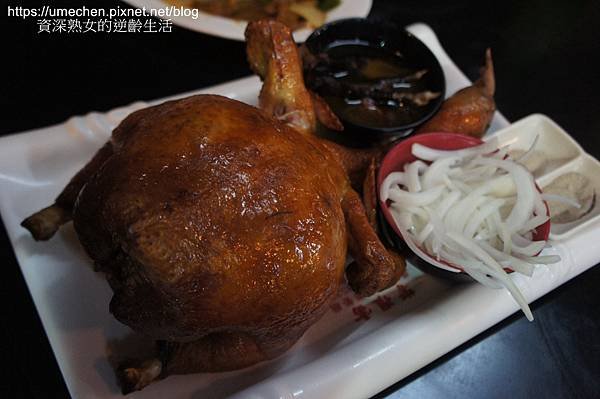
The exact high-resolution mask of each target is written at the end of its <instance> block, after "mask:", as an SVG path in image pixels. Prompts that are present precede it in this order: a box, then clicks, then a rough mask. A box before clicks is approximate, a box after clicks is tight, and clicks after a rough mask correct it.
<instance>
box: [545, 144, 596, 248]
mask: <svg viewBox="0 0 600 399" xmlns="http://www.w3.org/2000/svg"><path fill="white" fill-rule="evenodd" d="M571 173H577V174H580V175H582V176H583V177H585V178H586V179H587V181H585V185H584V187H582V188H581V189H580V190H578V191H579V192H578V193H576V194H575V195H579V196H581V197H582V198H579V199H577V200H578V202H580V203H581V204H582V205H583V206H584V208H585V209H590V208H591V210H590V211H589V212H587V213H586V214H585V215H583V216H582V217H581V218H579V219H577V220H574V221H572V222H565V223H556V222H554V221H553V222H552V224H551V226H552V228H551V230H550V239H551V240H555V241H557V240H563V239H566V238H568V237H570V236H571V235H573V234H574V233H576V232H577V231H580V230H581V229H584V228H586V227H587V226H589V225H591V224H594V223H596V222H600V206H599V205H598V195H599V194H600V162H599V161H598V160H597V159H595V158H594V157H592V156H591V155H588V154H583V155H581V156H579V157H578V158H577V159H575V160H574V161H572V162H570V163H568V164H567V165H564V166H563V167H561V168H559V169H557V170H555V171H554V172H552V173H550V174H547V175H545V176H544V177H542V178H540V179H538V184H539V186H540V187H541V189H542V192H544V193H548V192H549V191H550V190H549V188H550V187H552V185H553V184H555V183H557V182H558V181H559V180H558V179H560V178H561V177H562V179H563V180H564V177H565V176H568V175H569V174H571ZM592 190H593V195H594V197H593V198H592V199H591V200H589V192H590V191H592ZM586 191H587V195H586ZM565 196H566V195H565ZM585 198H588V201H585ZM586 202H587V204H591V206H587V205H586ZM550 207H552V203H551V202H550ZM582 212H583V209H582Z"/></svg>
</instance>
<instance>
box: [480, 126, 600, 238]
mask: <svg viewBox="0 0 600 399" xmlns="http://www.w3.org/2000/svg"><path fill="white" fill-rule="evenodd" d="M492 137H496V138H497V139H498V141H499V143H500V146H508V148H509V153H510V154H512V156H513V158H514V159H518V157H519V155H520V154H524V153H525V152H526V151H528V150H529V149H530V148H531V146H532V144H533V143H534V140H536V137H537V142H536V143H535V147H534V149H533V151H534V153H532V154H529V155H528V156H527V157H526V159H525V161H524V162H523V164H524V165H525V166H526V167H527V168H528V169H529V170H530V171H531V172H532V173H533V175H534V177H535V178H536V182H537V183H538V185H539V186H540V188H541V189H542V191H543V192H545V191H548V190H549V187H551V185H552V184H553V183H557V184H561V183H564V181H565V179H566V178H565V177H564V176H567V175H568V174H570V173H578V174H581V175H582V176H583V177H585V179H587V181H586V183H588V184H585V185H582V184H581V179H579V178H578V179H579V180H580V181H579V182H578V184H580V185H582V190H580V191H584V189H585V190H588V191H589V190H590V188H591V189H593V192H594V194H595V195H594V200H593V201H592V206H591V211H590V212H588V213H586V214H585V215H583V216H581V217H580V218H579V219H577V220H574V221H571V222H564V223H556V222H554V221H552V223H551V230H550V239H551V240H555V241H558V240H564V239H566V238H568V237H570V236H572V235H573V234H575V233H576V232H578V231H580V230H582V229H584V228H586V227H588V226H589V225H591V224H594V223H596V222H600V206H599V205H598V203H597V202H598V201H597V198H596V197H597V196H598V195H599V194H600V193H599V192H600V162H598V160H596V159H595V158H594V157H592V156H590V155H589V154H587V153H586V152H584V150H583V149H582V148H581V146H580V145H579V144H578V143H577V142H576V141H575V140H573V138H572V137H571V136H570V135H569V134H568V133H567V132H566V131H565V130H564V129H562V128H561V127H560V126H558V125H557V124H556V123H555V122H554V121H553V120H551V119H550V118H548V117H547V116H545V115H541V114H533V115H530V116H527V117H525V118H523V119H521V120H519V121H517V122H515V123H513V124H512V125H510V126H508V127H506V128H504V129H502V130H499V131H498V132H496V133H494V134H492V135H490V136H488V137H486V138H485V140H486V141H487V140H490V139H491V138H492ZM561 176H563V177H562V179H563V180H562V182H561V181H558V180H557V179H559V178H561ZM574 184H575V183H574ZM575 195H581V192H578V193H575V194H573V195H570V196H567V195H564V196H565V197H568V198H571V199H574V198H573V196H575ZM589 203H590V202H588V204H589ZM549 205H550V207H552V203H551V202H550V203H549ZM558 206H559V205H558V204H557V203H555V205H554V209H556V207H558ZM560 206H562V205H560ZM563 207H564V206H563ZM559 219H560V217H559Z"/></svg>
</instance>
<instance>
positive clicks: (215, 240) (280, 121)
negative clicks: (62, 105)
mask: <svg viewBox="0 0 600 399" xmlns="http://www.w3.org/2000/svg"><path fill="white" fill-rule="evenodd" d="M246 39H247V55H248V61H249V63H250V66H251V67H252V69H253V70H254V71H255V72H256V73H257V74H258V75H259V76H260V77H261V78H262V79H263V81H264V84H263V88H262V90H261V93H260V97H259V104H260V109H258V108H255V107H252V106H249V105H246V104H244V103H241V102H239V101H235V100H231V99H228V98H225V97H220V96H215V95H198V96H192V97H188V98H184V99H181V100H176V101H169V102H166V103H163V104H160V105H157V106H153V107H149V108H146V109H143V110H140V111H137V112H134V113H132V114H131V115H129V116H128V117H127V118H126V119H125V120H124V121H123V122H121V124H120V125H119V126H117V128H116V129H115V130H114V131H113V134H112V137H111V139H110V140H109V142H107V143H106V144H105V145H104V146H103V147H102V148H101V149H100V150H99V151H98V152H97V153H96V155H95V156H94V157H93V158H92V160H90V161H89V163H88V164H87V165H85V167H84V168H83V169H82V170H81V171H79V172H78V173H77V174H76V175H75V177H73V179H72V180H71V181H70V182H69V183H68V185H67V186H66V187H65V188H64V190H63V192H62V193H61V194H60V195H59V196H58V197H57V199H56V201H55V203H54V204H53V205H51V206H49V207H47V208H45V209H42V210H41V211H39V212H37V213H35V214H33V215H32V216H30V217H28V218H27V219H25V220H24V221H23V223H22V225H23V226H24V227H25V228H27V229H28V230H29V231H30V232H31V233H32V235H33V237H34V238H35V239H36V240H47V239H49V238H51V237H52V235H53V234H54V233H55V232H56V231H57V230H58V228H59V227H60V226H61V225H62V224H65V223H67V222H69V221H71V220H72V221H73V224H74V227H75V230H76V232H77V235H78V237H79V240H80V242H81V244H82V245H83V247H84V248H85V250H86V252H87V253H88V254H89V256H90V257H91V258H92V259H93V261H94V265H95V268H96V270H98V271H99V272H102V273H104V275H105V276H106V279H107V281H108V283H109V285H110V286H111V288H112V289H113V291H114V296H113V298H112V300H111V302H110V311H111V312H112V314H113V315H114V316H115V317H116V318H117V319H118V320H119V321H121V322H122V323H124V324H126V325H128V326H130V327H131V328H132V329H133V330H135V331H136V332H138V333H141V334H144V335H146V336H149V337H151V338H153V339H154V340H156V342H157V351H156V354H155V356H153V357H150V358H148V359H141V360H139V361H133V362H130V363H126V364H123V365H122V366H121V367H120V368H119V370H118V376H119V379H120V383H121V386H122V389H123V392H124V393H128V392H131V391H134V390H139V389H142V388H143V387H145V386H147V385H148V384H150V383H151V382H153V381H155V380H158V379H162V378H165V377H167V376H169V375H171V374H185V373H196V372H215V371H226V370H234V369H239V368H243V367H247V366H250V365H253V364H256V363H258V362H261V361H265V360H268V359H272V358H275V357H277V356H278V355H280V354H282V353H283V352H284V351H285V350H286V349H288V348H289V347H290V346H291V345H293V344H294V343H295V342H296V341H297V340H298V339H299V338H300V337H301V336H302V334H303V333H304V332H305V331H306V330H307V329H308V327H310V326H311V325H312V324H314V323H315V322H316V321H317V320H319V318H320V317H321V316H322V315H323V314H324V313H325V312H326V310H327V308H328V304H329V302H330V301H331V300H332V299H334V298H335V297H336V295H337V292H338V289H339V288H340V287H341V285H342V284H344V281H345V280H346V281H347V283H348V284H349V285H350V287H351V288H352V289H353V290H354V291H355V292H356V293H357V294H358V295H362V296H368V295H371V294H374V293H376V292H377V291H379V290H382V289H384V288H386V287H389V286H391V285H392V284H394V283H395V282H396V281H397V280H398V278H399V277H400V276H401V275H402V274H403V273H404V270H405V263H404V260H403V258H402V257H401V256H399V255H398V254H397V253H394V252H391V251H389V250H387V249H386V248H385V247H384V246H383V245H382V243H381V242H380V240H379V238H378V237H377V235H376V233H375V229H376V222H375V218H374V216H375V213H374V212H375V208H374V204H376V197H374V196H375V188H374V185H373V184H374V183H373V182H374V176H375V169H376V161H377V157H378V156H379V155H381V150H379V149H377V148H375V149H371V150H358V149H352V150H351V149H347V148H345V147H342V146H340V145H337V144H334V143H332V142H328V141H326V140H323V139H320V138H318V137H317V136H315V135H314V132H315V128H316V125H317V121H320V122H321V123H322V124H324V125H325V126H328V127H330V128H334V129H335V128H340V127H341V124H340V123H339V120H337V118H336V117H335V115H334V114H333V113H332V112H331V110H329V109H328V107H327V105H326V104H325V103H324V101H322V100H321V99H320V98H319V97H318V96H316V95H314V94H313V93H310V92H308V91H307V90H306V88H305V86H304V81H303V77H302V68H301V63H300V59H299V54H298V50H297V47H296V45H295V43H294V42H293V39H292V36H291V32H290V30H289V29H288V28H286V27H285V26H284V25H282V24H280V23H278V22H274V21H266V20H261V21H256V22H252V23H249V24H248V28H247V30H246ZM460 105H461V106H463V105H464V104H462V103H461V104H460ZM363 179H364V180H363ZM361 186H362V187H363V196H364V198H365V200H366V202H367V204H368V214H367V212H365V208H364V206H363V203H362V201H361V199H360V197H359V195H358V194H357V192H356V191H355V189H354V188H353V187H355V188H359V187H361ZM369 204H370V205H369ZM347 253H350V255H352V257H353V258H354V262H352V263H351V264H350V265H348V266H345V265H346V257H347Z"/></svg>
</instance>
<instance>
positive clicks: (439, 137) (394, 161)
mask: <svg viewBox="0 0 600 399" xmlns="http://www.w3.org/2000/svg"><path fill="white" fill-rule="evenodd" d="M415 143H419V144H422V145H424V146H427V147H430V148H434V149H437V150H460V149H463V148H468V147H475V146H477V145H480V144H483V141H482V140H481V139H478V138H475V137H471V136H465V135H463V134H457V133H426V134H419V135H416V136H413V137H410V138H408V139H406V140H403V141H401V142H400V143H398V144H397V145H396V146H394V147H393V148H392V149H391V150H390V151H389V152H388V153H387V154H386V156H385V157H384V158H383V161H382V162H381V167H380V168H379V172H378V174H377V195H378V196H379V192H380V187H381V183H382V182H383V180H384V179H385V177H386V176H387V175H389V174H390V173H392V172H402V171H404V165H406V164H407V163H410V162H413V161H415V160H417V158H416V157H415V156H414V155H413V154H412V145H413V144H415ZM536 187H537V185H536ZM537 189H538V191H540V192H541V190H540V188H539V187H537ZM544 204H545V205H546V212H547V214H549V210H548V204H547V203H546V202H544ZM379 205H380V209H381V212H382V213H383V216H384V217H385V220H386V221H387V223H388V224H389V225H390V226H391V227H392V229H393V230H394V232H395V233H396V234H397V235H398V237H399V238H401V239H402V240H403V241H405V240H404V238H403V237H402V234H401V233H400V230H399V229H398V226H396V223H395V221H394V219H393V218H392V214H391V213H390V209H389V206H388V204H387V203H386V202H384V201H381V199H380V200H379ZM549 235H550V220H548V221H547V222H545V223H544V224H542V225H540V226H538V227H537V228H536V229H535V230H534V232H533V237H532V238H533V241H541V240H543V241H546V240H548V236H549ZM405 242H406V241H405ZM419 249H420V248H419ZM421 251H422V252H423V253H424V254H426V252H425V251H424V250H422V249H421ZM413 252H414V251H413ZM417 255H418V256H419V258H421V259H422V260H423V261H425V262H427V263H428V264H430V265H433V266H435V267H438V268H442V269H444V270H447V271H451V272H454V273H460V272H463V269H462V268H461V267H460V266H459V265H455V264H452V263H449V262H446V261H444V260H441V261H440V262H438V261H437V260H434V259H433V258H432V257H431V256H429V255H428V254H426V255H427V256H428V259H423V256H422V255H421V254H417ZM440 264H442V265H440ZM444 266H445V267H444ZM506 270H507V271H512V270H510V269H506Z"/></svg>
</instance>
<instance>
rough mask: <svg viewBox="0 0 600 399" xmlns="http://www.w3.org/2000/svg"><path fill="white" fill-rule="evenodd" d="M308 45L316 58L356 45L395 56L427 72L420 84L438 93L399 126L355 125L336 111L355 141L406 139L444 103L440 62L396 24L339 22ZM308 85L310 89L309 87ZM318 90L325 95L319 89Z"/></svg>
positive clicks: (313, 36) (318, 33)
mask: <svg viewBox="0 0 600 399" xmlns="http://www.w3.org/2000/svg"><path fill="white" fill-rule="evenodd" d="M305 45H306V48H307V50H308V51H309V52H310V54H313V55H315V54H327V52H328V51H331V49H332V48H337V47H338V46H341V45H351V46H352V45H355V46H353V47H356V48H359V47H361V46H367V47H369V48H371V49H374V50H376V51H382V52H386V53H388V54H394V55H395V56H398V57H399V58H401V59H402V60H404V61H405V62H407V63H409V64H410V65H413V66H414V67H415V69H416V70H426V71H427V72H426V73H425V74H424V75H423V76H422V77H421V78H420V79H422V80H421V81H420V82H419V85H423V86H425V87H426V89H427V90H428V91H431V92H435V93H439V96H438V97H436V98H434V99H432V100H429V102H428V103H427V104H426V105H423V106H422V109H419V110H418V112H416V113H417V114H418V116H417V117H415V118H412V119H410V120H405V121H403V122H402V123H400V124H397V125H391V126H390V125H389V123H386V124H387V126H381V124H369V123H361V122H356V118H354V120H353V121H350V120H348V119H349V118H348V117H344V115H343V114H341V113H338V112H336V114H337V115H338V117H339V118H340V120H341V121H342V123H343V124H344V129H345V132H344V134H350V135H353V136H354V137H355V138H356V136H359V138H362V139H367V141H377V140H379V139H381V138H385V137H386V136H398V137H404V136H407V135H409V134H410V133H411V132H412V131H414V129H415V128H417V127H418V126H420V125H421V124H423V123H425V122H426V121H427V120H428V119H430V118H431V117H432V116H433V115H434V114H435V113H436V112H437V111H438V110H439V108H440V106H441V104H442V102H443V101H444V96H445V92H446V81H445V77H444V72H443V70H442V67H441V65H440V63H439V61H438V60H437V58H436V57H435V56H434V55H433V53H432V52H431V50H429V48H428V47H427V46H426V45H425V44H424V43H423V42H421V41H420V40H419V39H417V38H416V37H415V36H413V35H412V34H411V33H410V32H408V31H406V30H405V29H404V28H401V27H398V26H396V25H394V24H393V23H390V22H382V21H375V20H369V19H364V18H351V19H343V20H337V21H333V22H330V23H328V24H325V25H323V26H322V27H320V28H319V29H317V30H315V31H314V32H313V33H312V34H311V35H310V37H309V38H308V39H307V40H306V42H305ZM306 68H308V69H309V70H306ZM310 68H311V67H310V66H308V67H307V66H306V64H305V76H307V75H308V74H309V73H317V74H318V73H320V72H319V71H316V72H315V71H313V70H310ZM315 70H316V69H315ZM307 83H308V82H307ZM308 86H309V87H310V84H308ZM315 91H317V92H318V93H319V94H323V93H320V92H319V90H318V89H316V90H315ZM324 97H325V96H324ZM328 102H330V101H328ZM330 105H331V103H330ZM332 108H333V107H332ZM334 111H335V109H334ZM404 119H408V118H404ZM375 125H379V126H375Z"/></svg>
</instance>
